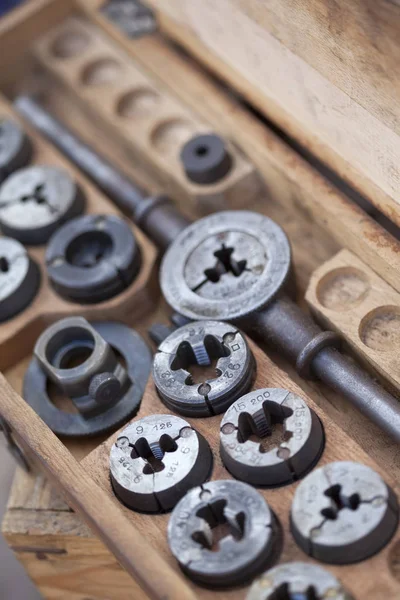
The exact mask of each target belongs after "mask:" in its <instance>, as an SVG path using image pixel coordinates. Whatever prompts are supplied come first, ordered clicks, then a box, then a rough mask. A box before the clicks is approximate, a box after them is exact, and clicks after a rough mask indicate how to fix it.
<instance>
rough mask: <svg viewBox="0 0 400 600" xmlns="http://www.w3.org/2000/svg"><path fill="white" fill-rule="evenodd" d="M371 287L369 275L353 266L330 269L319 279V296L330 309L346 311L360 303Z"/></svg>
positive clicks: (322, 302)
mask: <svg viewBox="0 0 400 600" xmlns="http://www.w3.org/2000/svg"><path fill="white" fill-rule="evenodd" d="M369 289H370V283H369V281H368V277H367V276H366V275H365V273H363V272H362V271H360V270H359V269H355V268H352V267H342V268H339V269H334V270H333V271H330V272H329V273H327V274H326V275H324V277H322V279H321V280H320V281H319V283H318V286H317V290H316V293H317V298H318V301H319V302H320V304H322V306H324V307H325V308H328V309H329V310H335V311H345V310H349V309H351V308H353V307H354V306H356V305H357V304H360V302H362V301H363V300H364V298H365V297H366V296H367V294H368V291H369Z"/></svg>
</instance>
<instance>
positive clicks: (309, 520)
mask: <svg viewBox="0 0 400 600" xmlns="http://www.w3.org/2000/svg"><path fill="white" fill-rule="evenodd" d="M398 515H399V506H398V502H397V498H396V496H395V494H394V492H393V491H392V490H391V489H390V488H389V486H388V485H387V484H386V483H385V482H384V481H383V479H382V478H381V477H380V475H378V473H376V472H375V471H374V470H373V469H371V468H370V467H367V466H366V465H362V464H360V463H355V462H333V463H329V464H327V465H324V466H323V467H320V468H319V469H316V470H315V471H312V472H311V473H310V474H309V475H308V476H307V477H306V478H305V479H304V480H303V481H302V482H301V483H300V484H299V486H298V488H297V489H296V493H295V496H294V499H293V503H292V507H291V513H290V525H291V531H292V534H293V537H294V538H295V540H296V542H297V543H298V545H299V546H300V548H302V550H303V551H304V552H305V553H306V554H308V555H309V556H312V557H313V558H315V559H316V560H320V561H322V562H327V563H332V564H350V563H354V562H358V561H361V560H364V559H366V558H368V557H370V556H372V555H373V554H376V553H377V552H378V551H379V550H381V548H383V547H384V546H385V545H386V544H387V543H388V542H389V540H390V539H391V537H392V536H393V534H394V532H395V531H396V528H397V524H398Z"/></svg>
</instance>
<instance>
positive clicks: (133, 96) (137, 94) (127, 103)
mask: <svg viewBox="0 0 400 600" xmlns="http://www.w3.org/2000/svg"><path fill="white" fill-rule="evenodd" d="M160 101H161V96H159V94H157V92H154V91H153V90H151V89H150V88H145V87H142V88H138V89H137V90H131V91H130V92H127V93H126V94H124V95H123V96H122V97H121V98H120V99H119V101H118V104H117V114H118V115H119V116H120V117H125V118H134V117H145V116H147V115H150V114H151V113H152V112H154V110H155V108H156V107H157V106H158V104H159V103H160Z"/></svg>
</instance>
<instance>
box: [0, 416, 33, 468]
mask: <svg viewBox="0 0 400 600" xmlns="http://www.w3.org/2000/svg"><path fill="white" fill-rule="evenodd" d="M0 431H2V432H3V434H4V437H5V440H6V442H7V450H8V451H9V453H10V454H11V456H12V457H13V458H14V459H15V461H16V463H17V464H18V465H19V466H20V467H21V468H22V469H23V470H24V471H26V472H27V473H29V471H30V470H31V467H30V464H29V460H28V458H27V456H26V454H25V452H24V451H23V450H22V448H20V447H19V446H18V444H16V442H15V440H14V437H13V434H12V431H11V428H10V426H9V424H8V423H7V421H5V419H3V417H2V416H0Z"/></svg>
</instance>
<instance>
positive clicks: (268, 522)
mask: <svg viewBox="0 0 400 600" xmlns="http://www.w3.org/2000/svg"><path fill="white" fill-rule="evenodd" d="M219 525H228V526H229V529H230V533H229V534H228V535H226V537H224V538H223V539H221V540H220V542H219V547H218V549H215V548H214V546H215V542H214V537H213V529H214V528H215V527H217V526H219ZM277 532H278V530H277V522H276V520H275V517H274V515H273V513H272V511H271V510H270V508H269V506H268V504H267V503H266V501H265V500H264V498H263V497H262V496H261V494H260V493H259V492H257V491H256V490H255V489H253V488H252V487H251V486H249V485H247V484H245V483H242V482H240V481H232V480H224V481H211V482H209V483H205V484H204V485H202V486H201V487H197V488H194V489H192V490H190V492H188V493H187V494H186V496H184V497H183V498H182V500H181V501H180V502H179V504H178V505H177V506H176V507H175V508H174V510H173V512H172V515H171V518H170V521H169V523H168V544H169V547H170V550H171V552H172V554H173V555H174V557H175V558H176V560H177V561H178V562H179V565H180V567H181V569H182V570H183V572H184V573H185V574H186V575H187V576H188V577H190V578H191V579H193V580H194V581H196V582H197V583H200V584H202V585H206V586H210V587H213V588H214V587H226V586H233V585H238V584H241V583H243V582H245V581H247V580H249V579H251V578H252V577H254V576H255V575H256V574H257V573H259V572H260V571H261V570H262V569H264V568H265V567H266V566H268V563H270V562H271V560H272V558H275V557H276V553H277V550H278V547H277V542H278V538H279V536H278V533H277ZM212 549H214V550H216V551H213V550H212Z"/></svg>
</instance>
